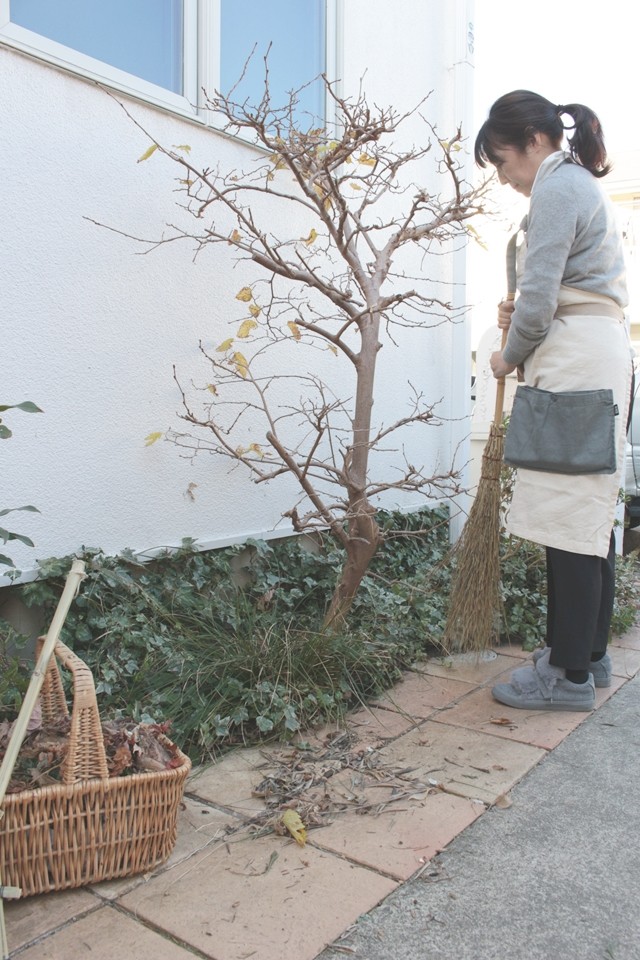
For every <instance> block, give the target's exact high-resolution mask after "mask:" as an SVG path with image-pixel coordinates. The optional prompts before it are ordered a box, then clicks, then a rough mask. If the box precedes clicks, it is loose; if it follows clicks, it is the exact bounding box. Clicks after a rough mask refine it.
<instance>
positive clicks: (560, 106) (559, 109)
mask: <svg viewBox="0 0 640 960" xmlns="http://www.w3.org/2000/svg"><path fill="white" fill-rule="evenodd" d="M556 113H557V114H558V116H559V117H560V116H562V114H563V113H566V108H565V106H564V104H562V103H559V104H558V105H557V107H556Z"/></svg>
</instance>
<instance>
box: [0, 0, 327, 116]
mask: <svg viewBox="0 0 640 960" xmlns="http://www.w3.org/2000/svg"><path fill="white" fill-rule="evenodd" d="M326 4H327V15H326V74H327V77H329V78H330V79H334V80H335V79H337V78H338V76H339V74H338V71H339V69H340V66H341V64H342V33H343V24H344V7H343V4H344V0H326ZM10 14H11V0H0V44H5V45H7V46H10V47H13V48H14V49H16V50H20V51H21V52H22V53H25V54H27V55H29V56H31V57H34V58H35V59H37V60H44V61H45V62H47V63H51V64H53V65H54V66H56V67H60V68H61V69H63V70H67V71H69V72H71V73H75V74H77V75H79V76H81V77H85V78H87V79H89V80H94V81H96V82H97V83H101V84H104V85H105V86H107V87H109V88H112V89H114V90H117V91H119V92H121V93H125V94H127V95H128V96H130V97H134V98H136V99H139V100H144V101H145V102H147V103H151V104H153V105H154V106H156V107H160V108H162V109H164V110H169V111H171V112H172V113H177V114H180V115H181V116H183V117H186V118H187V119H190V120H196V121H199V122H202V123H204V124H206V125H208V126H212V127H215V126H217V121H216V118H215V115H214V114H212V113H211V111H209V110H207V109H206V108H205V97H204V94H203V90H205V91H207V92H208V93H209V95H213V91H214V90H216V89H217V88H218V85H219V80H220V68H219V62H220V60H219V54H218V51H219V49H220V39H221V38H220V0H184V23H183V90H184V95H180V94H177V93H173V92H172V91H171V90H167V89H165V88H163V87H160V86H157V85H156V84H154V83H150V82H149V81H147V80H143V79H142V78H141V77H136V76H134V75H133V74H130V73H127V72H126V71H124V70H119V69H118V68H117V67H112V66H110V65H109V64H107V63H104V62H103V61H101V60H96V59H95V58H94V57H89V56H87V55H86V54H84V53H81V52H80V51H78V50H74V49H72V48H71V47H67V46H65V45H64V44H61V43H57V42H56V41H55V40H49V38H48V37H43V36H42V35H41V34H39V33H34V32H33V31H32V30H27V29H26V28H25V27H21V26H19V25H18V24H16V23H12V22H11V16H10ZM333 113H334V111H333V107H332V103H331V102H329V98H327V102H326V104H325V114H326V120H327V123H329V122H331V120H332V118H333Z"/></svg>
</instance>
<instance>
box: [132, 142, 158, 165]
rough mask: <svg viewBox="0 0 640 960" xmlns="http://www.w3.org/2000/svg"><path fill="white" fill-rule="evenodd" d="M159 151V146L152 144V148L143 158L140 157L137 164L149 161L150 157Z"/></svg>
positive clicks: (146, 151)
mask: <svg viewBox="0 0 640 960" xmlns="http://www.w3.org/2000/svg"><path fill="white" fill-rule="evenodd" d="M157 149H158V144H157V143H152V144H151V146H150V147H149V148H148V150H145V152H144V153H143V154H142V156H141V157H138V159H137V160H136V163H142V161H143V160H148V159H149V157H151V156H152V155H153V154H154V153H155V152H156V150H157Z"/></svg>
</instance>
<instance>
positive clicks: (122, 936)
mask: <svg viewBox="0 0 640 960" xmlns="http://www.w3.org/2000/svg"><path fill="white" fill-rule="evenodd" d="M194 956H196V954H194V953H192V952H191V950H188V949H183V948H182V947H180V946H178V944H177V943H174V942H173V941H171V940H169V939H167V938H166V937H164V936H162V934H160V933H156V932H155V931H153V930H149V928H148V927H145V926H144V925H143V924H141V923H136V921H135V920H134V919H133V918H132V917H127V916H126V915H124V914H122V913H121V912H120V911H116V910H114V909H113V907H111V906H108V905H105V906H104V907H102V908H101V909H100V910H97V911H96V912H94V913H92V914H89V915H88V916H85V917H82V918H81V919H80V920H78V922H77V923H72V924H69V925H68V926H66V927H64V928H63V929H62V930H59V931H58V932H57V933H54V934H52V935H51V936H50V937H47V939H46V940H43V941H42V942H41V943H38V944H35V945H34V946H33V947H29V948H28V949H27V950H25V952H24V953H21V954H20V960H88V958H91V960H114V958H115V957H122V958H124V957H133V958H135V960H193V958H194Z"/></svg>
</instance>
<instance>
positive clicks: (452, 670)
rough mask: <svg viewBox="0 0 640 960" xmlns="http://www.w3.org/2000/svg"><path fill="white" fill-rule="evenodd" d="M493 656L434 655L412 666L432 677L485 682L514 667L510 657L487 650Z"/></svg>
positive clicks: (473, 682)
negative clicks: (421, 663)
mask: <svg viewBox="0 0 640 960" xmlns="http://www.w3.org/2000/svg"><path fill="white" fill-rule="evenodd" d="M489 652H490V653H491V654H493V656H492V657H491V658H490V659H489V658H486V659H478V658H477V657H475V656H473V655H469V654H457V655H454V656H452V657H434V659H432V660H429V661H428V662H427V663H425V664H424V665H420V666H418V667H414V670H416V671H417V672H420V673H427V674H429V676H432V677H446V678H449V679H451V680H464V681H465V682H466V683H472V684H474V685H477V684H481V683H486V682H487V681H489V680H492V679H493V678H494V677H497V676H498V674H500V673H504V671H505V670H506V669H507V668H509V667H510V668H511V669H514V667H515V666H516V664H514V661H513V658H512V657H507V656H504V655H503V654H497V653H495V651H493V650H491V651H489Z"/></svg>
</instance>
